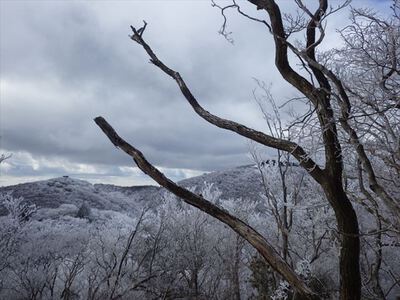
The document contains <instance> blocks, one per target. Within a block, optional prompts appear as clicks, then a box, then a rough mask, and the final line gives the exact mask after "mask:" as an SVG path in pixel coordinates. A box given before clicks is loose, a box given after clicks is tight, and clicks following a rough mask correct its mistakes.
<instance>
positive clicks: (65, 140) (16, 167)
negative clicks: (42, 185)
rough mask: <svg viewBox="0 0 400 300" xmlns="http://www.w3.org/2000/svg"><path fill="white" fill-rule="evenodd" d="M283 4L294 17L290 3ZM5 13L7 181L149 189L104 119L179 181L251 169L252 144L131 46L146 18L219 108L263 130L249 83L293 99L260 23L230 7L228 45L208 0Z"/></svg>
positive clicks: (1, 126) (2, 107) (1, 143)
mask: <svg viewBox="0 0 400 300" xmlns="http://www.w3.org/2000/svg"><path fill="white" fill-rule="evenodd" d="M279 2H280V3H282V5H281V6H282V10H283V11H286V12H289V11H292V10H293V7H294V6H293V1H279ZM309 2H310V1H307V3H309ZM315 2H317V1H315ZM225 3H227V2H225ZM240 3H243V4H244V2H240ZM337 3H338V2H333V4H337ZM354 4H355V5H358V6H359V5H362V6H369V7H374V8H376V9H378V10H380V11H384V10H385V9H387V7H388V6H389V5H388V4H387V3H386V4H385V5H384V4H382V2H380V1H370V2H368V1H358V2H356V3H354ZM378 5H380V7H378ZM385 6H386V8H385ZM244 8H245V9H246V10H247V11H248V12H249V13H252V14H257V15H259V16H262V12H257V11H256V10H255V9H254V7H252V6H244ZM0 9H1V10H0V20H1V21H0V22H1V23H0V33H1V34H0V53H1V57H0V59H1V61H0V63H1V64H0V68H1V69H0V71H1V82H0V83H1V86H0V88H1V90H0V96H1V98H0V101H1V102H0V134H1V138H0V153H11V154H12V155H13V156H12V157H11V158H10V159H9V160H7V161H6V162H5V163H3V164H2V165H1V166H0V172H1V178H0V185H10V184H15V183H20V182H26V181H33V180H40V179H47V178H52V177H57V176H62V175H70V176H72V177H76V178H82V179H85V180H89V181H91V182H103V183H114V184H120V185H140V184H152V181H151V180H150V179H149V178H147V177H146V176H145V175H143V174H142V173H141V172H140V170H138V169H137V168H136V167H135V166H134V165H133V162H132V160H131V159H130V158H129V157H128V156H127V155H126V154H124V153H122V152H121V151H119V150H117V149H116V148H115V147H113V146H112V145H111V143H110V142H109V141H108V139H107V138H106V137H105V136H104V134H103V133H102V132H101V131H100V130H99V128H98V127H97V126H96V125H95V124H94V122H93V118H94V117H96V116H98V115H102V116H104V117H105V118H106V119H107V120H108V121H109V122H110V123H111V124H112V125H113V126H114V128H115V129H116V130H117V131H118V132H119V133H120V134H121V136H123V137H125V138H126V140H128V141H129V142H131V143H132V144H133V145H135V146H136V147H137V148H139V149H140V150H141V151H142V152H143V153H144V154H145V156H146V157H147V158H148V159H149V160H150V161H151V162H152V163H154V164H155V165H156V166H158V167H160V168H161V169H162V170H163V171H164V172H165V173H166V174H167V176H170V177H171V178H172V179H174V180H180V179H183V178H186V177H190V176H194V175H198V174H202V173H203V172H208V171H213V170H221V169H225V168H231V167H235V166H239V165H242V164H247V163H251V159H250V158H249V155H248V143H247V141H246V140H245V139H244V138H242V137H239V136H236V135H234V134H232V133H230V132H227V131H224V130H222V129H219V128H216V127H213V126H212V125H210V124H208V123H206V122H205V121H204V120H202V119H201V118H200V117H198V116H197V115H196V114H195V113H194V112H193V111H192V109H191V107H190V106H189V105H188V103H187V102H186V101H185V99H184V98H183V96H182V95H181V94H180V92H179V89H178V88H177V85H176V84H175V82H173V81H172V80H171V79H170V78H169V77H167V76H166V75H165V74H163V73H162V72H161V71H160V70H158V69H157V68H156V67H154V66H153V65H151V64H149V62H148V57H147V56H146V54H145V53H144V51H143V49H142V48H141V47H140V46H139V45H137V44H135V43H134V42H133V41H131V40H130V39H129V37H128V35H129V34H130V28H129V25H134V26H135V27H140V26H141V25H142V20H143V19H144V20H146V21H147V22H148V24H149V25H148V27H147V29H146V31H145V33H144V38H145V39H146V41H147V42H148V43H149V44H150V45H151V46H152V48H153V50H154V51H155V52H156V54H157V55H158V56H159V58H160V59H162V60H163V61H164V63H166V64H167V65H169V66H170V67H171V68H174V69H175V70H177V71H179V72H180V73H181V75H182V76H183V77H184V78H185V80H186V82H187V84H188V85H189V87H190V88H191V90H192V92H193V93H194V95H195V96H196V97H197V99H198V101H199V102H200V103H201V104H202V105H203V106H204V107H205V108H206V109H207V110H209V111H211V112H212V113H215V114H217V115H220V116H222V117H226V118H230V119H233V120H237V121H239V122H242V123H244V124H246V125H248V126H251V127H254V128H256V129H259V130H266V124H265V122H264V121H263V118H262V114H261V112H260V111H259V109H258V108H257V105H256V103H255V101H254V100H253V97H252V90H253V89H254V88H256V84H255V81H254V79H253V78H258V79H260V80H263V81H265V82H267V83H268V84H271V86H272V92H273V94H274V97H275V98H276V99H277V101H279V102H283V101H286V100H288V99H289V98H291V97H293V96H296V95H297V94H296V92H295V91H294V90H293V89H291V88H290V86H289V85H288V84H286V83H285V82H283V81H282V80H281V79H280V76H279V74H278V72H277V71H276V70H275V67H274V54H273V53H274V51H273V41H272V38H271V36H270V35H269V34H268V33H267V32H266V30H265V28H263V27H262V26H260V24H257V23H253V22H250V21H248V20H246V19H244V18H242V17H239V16H238V15H237V14H236V13H234V12H233V11H232V13H229V14H228V16H229V19H228V26H229V30H230V31H232V32H233V35H232V37H233V38H234V41H235V43H234V45H232V44H230V43H228V42H227V41H226V40H225V39H224V38H223V37H222V36H221V35H219V34H218V30H219V28H220V26H221V24H222V21H223V20H222V18H221V15H220V13H219V11H218V10H217V9H215V8H212V7H211V5H210V1H209V0H197V1H183V0H182V1H165V0H164V1H4V0H2V1H0ZM260 14H261V15H260ZM347 16H348V11H342V12H341V13H339V14H337V15H334V16H332V17H331V18H330V19H329V21H328V32H329V33H330V34H329V35H328V37H327V38H326V40H325V42H324V45H323V47H325V48H329V47H332V46H337V45H338V44H339V43H340V41H339V39H338V37H337V35H336V34H335V29H336V28H341V27H343V26H344V24H345V20H346V17H347ZM268 155H273V152H270V154H268Z"/></svg>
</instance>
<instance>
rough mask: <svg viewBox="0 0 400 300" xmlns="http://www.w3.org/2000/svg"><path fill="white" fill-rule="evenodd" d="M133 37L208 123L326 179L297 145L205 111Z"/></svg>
mask: <svg viewBox="0 0 400 300" xmlns="http://www.w3.org/2000/svg"><path fill="white" fill-rule="evenodd" d="M131 28H132V31H133V35H132V36H131V39H132V40H133V41H135V42H137V43H138V44H139V45H141V46H142V47H143V48H144V50H145V51H146V52H147V54H148V55H149V56H150V62H151V63H153V64H154V65H155V66H157V67H158V68H159V69H161V70H162V71H163V72H164V73H165V74H167V75H169V76H170V77H172V78H173V79H174V80H175V81H176V83H177V84H178V86H179V88H180V90H181V92H182V94H183V96H184V97H185V98H186V100H187V101H188V102H189V104H190V105H191V106H192V108H193V109H194V111H195V112H196V113H197V114H198V115H199V116H200V117H202V118H203V119H204V120H206V121H207V122H209V123H211V124H213V125H215V126H217V127H220V128H223V129H227V130H230V131H233V132H236V133H237V134H239V135H241V136H244V137H246V138H249V139H251V140H253V141H255V142H258V143H260V144H262V145H264V146H267V147H272V148H275V149H278V150H282V151H286V152H289V153H291V154H292V155H293V156H294V157H295V158H296V159H297V160H298V161H299V163H300V165H301V166H302V167H303V168H304V169H306V170H307V172H308V173H310V175H311V176H312V177H313V178H314V179H315V180H316V181H317V182H319V183H322V181H323V180H324V179H325V175H324V172H323V170H322V169H321V168H320V167H319V166H318V165H317V164H316V163H315V162H314V161H313V160H312V159H311V158H310V156H309V155H308V154H307V153H306V151H305V150H304V149H303V148H302V147H301V146H300V145H298V144H297V143H294V142H291V141H288V140H285V139H280V138H275V137H273V136H270V135H267V134H265V133H263V132H260V131H257V130H254V129H252V128H249V127H247V126H244V125H242V124H240V123H236V122H234V121H231V120H227V119H223V118H220V117H218V116H216V115H213V114H211V113H210V112H209V111H207V110H205V109H204V108H203V107H202V106H201V105H200V104H199V102H198V101H197V100H196V98H195V97H194V96H193V94H192V92H191V91H190V90H189V88H188V86H187V85H186V83H185V81H184V80H183V78H182V77H181V75H180V74H179V73H178V72H177V71H174V70H172V69H171V68H169V67H168V66H166V65H165V64H164V63H163V62H162V61H161V60H160V59H159V58H158V57H157V56H156V55H155V53H154V52H153V50H152V49H151V48H150V46H149V45H148V44H147V43H146V42H145V41H144V39H143V38H142V34H139V32H138V31H137V30H136V29H135V28H134V27H132V26H131Z"/></svg>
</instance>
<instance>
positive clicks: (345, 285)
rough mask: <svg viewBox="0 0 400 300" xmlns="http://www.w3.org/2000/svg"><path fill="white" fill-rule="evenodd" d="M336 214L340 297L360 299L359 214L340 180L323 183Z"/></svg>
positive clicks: (351, 299)
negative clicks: (338, 240) (338, 238)
mask: <svg viewBox="0 0 400 300" xmlns="http://www.w3.org/2000/svg"><path fill="white" fill-rule="evenodd" d="M323 188H324V192H325V195H326V197H327V198H328V201H329V202H330V203H331V205H332V207H333V209H334V211H335V216H336V221H337V224H338V230H339V235H340V239H341V240H340V299H342V300H358V299H360V295H361V276H360V236H359V228H358V220H357V215H356V213H355V211H354V209H353V206H352V204H351V202H350V200H349V198H348V197H347V195H346V193H345V192H344V190H343V186H342V184H341V183H340V182H338V180H334V179H331V180H327V182H326V184H324V185H323Z"/></svg>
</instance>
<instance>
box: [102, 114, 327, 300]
mask: <svg viewBox="0 0 400 300" xmlns="http://www.w3.org/2000/svg"><path fill="white" fill-rule="evenodd" d="M94 121H95V122H96V124H97V125H98V126H99V127H100V128H101V130H102V131H103V132H104V133H105V135H106V136H107V137H108V138H109V140H110V141H111V142H112V143H113V144H114V146H116V147H118V148H120V149H121V150H122V151H124V152H125V153H126V154H128V155H129V156H131V157H132V158H133V160H134V161H135V163H136V165H137V166H138V167H139V169H141V170H142V171H143V172H144V173H146V174H147V175H149V176H150V177H151V178H153V179H154V180H155V181H156V182H157V183H158V184H160V185H161V186H163V187H165V188H166V189H167V190H169V191H170V192H171V193H173V194H175V195H176V196H178V197H180V198H181V199H182V200H183V201H185V202H186V203H188V204H189V205H191V206H194V207H197V208H198V209H200V210H202V211H204V212H205V213H207V214H209V215H210V216H212V217H214V218H216V219H218V220H219V221H221V222H223V223H224V224H226V225H228V226H229V227H231V228H232V229H233V230H234V231H235V232H236V233H237V234H239V235H240V236H241V237H243V238H244V239H245V240H246V241H248V242H249V243H250V244H251V245H252V246H253V247H254V248H255V249H257V251H258V252H259V253H260V254H261V255H262V256H263V257H264V258H265V260H266V261H267V262H268V263H269V264H270V265H271V267H272V268H273V269H274V270H275V271H277V272H278V273H279V274H281V275H282V276H283V277H284V278H285V280H286V281H287V282H289V284H290V285H291V286H292V287H293V288H294V289H295V290H296V291H297V292H298V293H299V294H300V296H301V299H319V297H318V296H317V295H316V294H314V293H313V292H312V290H311V289H310V288H309V287H307V285H306V284H305V283H304V281H303V280H302V279H301V278H300V276H298V275H297V274H296V273H295V272H294V271H293V269H292V268H291V267H290V266H289V265H288V264H287V263H286V262H285V261H284V260H283V259H282V258H281V257H280V255H279V253H278V252H277V251H276V250H275V249H274V248H273V247H272V245H271V244H269V243H268V241H267V240H266V239H265V238H264V237H263V236H262V235H261V234H259V233H258V232H257V231H256V230H255V229H253V228H252V227H251V226H250V225H248V224H246V223H244V222H243V221H241V220H240V219H238V218H236V217H235V216H233V215H231V214H230V213H229V212H227V211H226V210H224V209H222V208H220V207H218V206H216V205H214V204H213V203H211V202H209V201H207V200H206V199H204V198H203V197H201V196H199V195H197V194H195V193H193V192H191V191H189V190H187V189H185V188H183V187H181V186H179V185H177V184H176V183H174V182H173V181H172V180H170V179H169V178H167V177H166V176H165V175H164V174H163V173H161V172H160V171H159V170H158V169H157V168H155V167H154V166H153V165H152V164H151V163H149V162H148V161H147V160H146V158H145V157H144V155H143V154H142V153H141V152H140V151H139V150H138V149H136V148H135V147H133V146H132V145H130V144H129V143H127V142H126V141H125V140H124V139H123V138H121V137H120V136H119V135H118V134H117V132H116V131H115V130H114V129H113V128H112V127H111V125H110V124H109V123H108V122H107V121H106V120H105V119H104V118H103V117H97V118H95V119H94Z"/></svg>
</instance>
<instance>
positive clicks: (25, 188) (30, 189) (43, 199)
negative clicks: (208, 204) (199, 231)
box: [0, 165, 261, 215]
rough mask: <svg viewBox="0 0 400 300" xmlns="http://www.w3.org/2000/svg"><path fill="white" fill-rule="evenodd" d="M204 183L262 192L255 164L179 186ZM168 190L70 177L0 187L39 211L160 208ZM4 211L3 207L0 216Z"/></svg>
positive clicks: (242, 194)
mask: <svg viewBox="0 0 400 300" xmlns="http://www.w3.org/2000/svg"><path fill="white" fill-rule="evenodd" d="M205 183H208V184H213V186H214V187H215V188H218V189H219V190H220V191H221V193H222V197H223V198H225V199H228V198H248V199H253V200H255V199H256V198H258V197H259V193H260V191H261V177H260V174H259V172H258V170H257V168H256V166H255V165H246V166H239V167H236V168H232V169H229V170H224V171H216V172H211V173H207V174H203V175H200V176H196V177H192V178H188V179H185V180H182V181H180V182H178V184H179V185H182V186H184V187H189V188H192V189H194V191H195V192H199V190H200V189H201V188H202V187H203V186H204V184H205ZM164 191H165V190H164V189H163V188H161V187H157V186H152V185H148V186H131V187H124V186H116V185H111V184H92V183H89V182H87V181H84V180H80V179H75V178H72V177H68V176H63V177H58V178H53V179H49V180H42V181H36V182H29V183H22V184H17V185H12V186H6V187H0V193H12V195H13V196H14V197H23V198H24V199H25V200H26V201H27V202H29V203H34V204H35V205H36V206H37V207H38V208H57V207H59V206H61V205H63V204H73V205H75V206H77V207H79V206H80V205H81V204H82V203H83V202H86V203H88V205H90V207H93V208H97V209H108V210H115V211H122V210H124V211H126V210H131V209H135V208H137V206H138V205H140V206H142V205H144V204H147V205H149V206H153V205H155V206H156V205H157V202H159V200H158V199H160V198H161V197H162V193H163V192H164ZM4 214H5V209H4V208H2V207H1V206H0V215H4Z"/></svg>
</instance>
